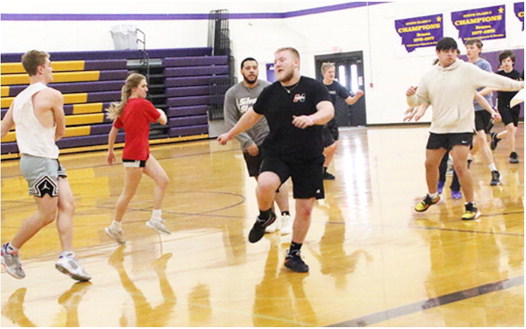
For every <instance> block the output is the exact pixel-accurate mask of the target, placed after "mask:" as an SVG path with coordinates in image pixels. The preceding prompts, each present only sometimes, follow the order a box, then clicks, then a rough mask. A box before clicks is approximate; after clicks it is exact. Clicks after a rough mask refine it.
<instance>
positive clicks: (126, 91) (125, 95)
mask: <svg viewBox="0 0 526 329" xmlns="http://www.w3.org/2000/svg"><path fill="white" fill-rule="evenodd" d="M143 80H146V77H145V76H144V75H142V74H139V73H132V74H130V75H129V76H128V78H127V79H126V82H125V83H124V85H123V86H122V89H121V101H120V102H118V103H117V102H113V103H111V104H110V106H109V107H108V108H107V109H106V112H107V113H106V117H107V118H108V119H110V120H115V119H117V118H118V117H119V116H120V115H121V114H122V110H123V109H124V106H126V103H127V102H128V100H129V99H130V96H131V92H132V89H133V88H137V87H138V86H139V84H140V83H141V81H143Z"/></svg>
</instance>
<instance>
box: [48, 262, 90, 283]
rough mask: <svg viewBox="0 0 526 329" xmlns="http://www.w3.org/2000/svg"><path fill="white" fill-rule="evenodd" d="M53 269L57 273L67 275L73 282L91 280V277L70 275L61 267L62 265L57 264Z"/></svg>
mask: <svg viewBox="0 0 526 329" xmlns="http://www.w3.org/2000/svg"><path fill="white" fill-rule="evenodd" d="M55 268H56V269H57V270H58V271H59V272H62V273H64V274H66V275H68V276H69V277H71V278H72V279H73V280H77V281H81V282H85V281H89V280H90V279H91V277H85V276H81V275H78V274H74V273H71V272H70V271H68V270H67V269H66V268H65V267H63V266H62V265H59V264H55Z"/></svg>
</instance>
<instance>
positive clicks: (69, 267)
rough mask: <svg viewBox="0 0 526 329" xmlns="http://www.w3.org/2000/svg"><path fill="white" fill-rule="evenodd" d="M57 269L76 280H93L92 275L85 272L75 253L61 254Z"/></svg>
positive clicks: (56, 264)
mask: <svg viewBox="0 0 526 329" xmlns="http://www.w3.org/2000/svg"><path fill="white" fill-rule="evenodd" d="M55 267H56V268H57V270H59V271H60V272H62V273H64V274H66V275H69V276H70V277H71V278H72V279H74V280H77V281H89V280H90V279H91V275H89V274H88V273H86V271H84V269H83V268H82V266H81V265H80V263H79V261H78V259H77V258H76V257H75V254H74V253H73V252H68V253H65V254H64V253H63V254H61V255H60V257H59V258H58V260H57V262H56V263H55Z"/></svg>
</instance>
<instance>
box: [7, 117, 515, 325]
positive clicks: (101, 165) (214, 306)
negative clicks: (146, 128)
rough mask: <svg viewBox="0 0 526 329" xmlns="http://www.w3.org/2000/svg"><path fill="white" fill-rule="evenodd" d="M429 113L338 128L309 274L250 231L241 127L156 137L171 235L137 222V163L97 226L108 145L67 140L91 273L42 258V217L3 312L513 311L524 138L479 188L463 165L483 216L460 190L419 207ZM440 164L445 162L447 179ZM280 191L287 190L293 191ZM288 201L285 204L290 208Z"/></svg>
mask: <svg viewBox="0 0 526 329" xmlns="http://www.w3.org/2000/svg"><path fill="white" fill-rule="evenodd" d="M427 131H428V128H427V127H423V126H408V127H382V128H375V127H369V128H350V129H342V130H341V141H342V143H341V144H340V147H339V149H338V152H337V156H336V158H335V161H334V162H335V163H334V164H333V168H331V171H332V172H334V173H335V174H336V176H337V179H336V180H335V181H329V182H327V183H326V195H327V197H326V199H325V200H324V201H323V202H320V203H319V204H317V205H316V206H315V209H314V212H313V222H312V226H311V229H310V231H309V234H308V236H307V240H306V242H305V245H304V247H303V257H304V259H305V261H306V262H307V263H308V264H309V265H310V273H308V274H299V273H292V272H290V271H288V270H287V269H285V268H284V267H283V265H282V262H283V258H284V253H285V250H286V248H287V247H288V243H289V242H290V236H280V234H279V233H274V234H268V235H266V236H265V237H264V238H263V239H262V240H261V241H260V242H258V243H256V244H250V243H249V242H248V241H247V234H248V231H249V230H250V228H251V226H252V223H253V221H254V218H255V216H256V214H257V206H256V200H255V196H254V188H255V182H254V181H253V180H252V179H249V177H248V176H247V173H246V169H245V166H244V162H243V159H242V155H241V152H240V151H239V150H238V144H237V142H234V143H232V144H229V145H227V146H219V145H217V143H216V141H215V140H207V141H197V142H188V143H180V144H172V145H163V146H155V147H153V148H152V152H153V153H154V154H155V156H156V157H157V158H158V159H159V160H160V162H161V164H162V165H163V167H164V168H165V169H166V171H167V172H168V173H169V176H170V178H171V182H170V187H169V191H168V194H167V197H166V200H165V206H164V217H165V219H166V221H167V227H168V228H169V229H171V230H172V231H173V234H172V235H171V236H168V237H167V236H159V235H157V234H155V233H154V232H153V231H151V230H150V229H149V228H147V227H146V226H145V225H144V221H145V220H147V219H148V217H149V215H150V211H151V201H150V200H151V191H152V186H153V184H152V182H151V181H149V179H148V178H147V177H144V178H143V181H142V182H141V186H140V190H139V192H138V194H137V195H136V197H135V199H134V200H133V201H132V203H131V205H130V209H129V211H128V213H127V215H126V219H125V224H124V225H123V228H124V233H125V236H126V238H127V239H128V242H127V244H126V245H125V246H123V247H118V246H117V244H116V243H114V242H112V241H110V240H109V238H107V237H106V236H105V234H104V233H103V228H104V227H105V226H106V225H108V223H109V222H110V221H111V217H112V213H113V206H114V203H115V201H116V198H117V196H118V195H119V193H120V191H121V187H122V179H123V169H122V166H121V165H114V166H113V167H110V166H108V165H107V164H106V162H105V153H102V152H99V153H87V154H76V155H64V156H62V158H61V163H62V164H63V165H64V166H65V167H66V168H67V171H68V176H69V180H70V182H71V185H72V188H73V191H74V194H75V196H76V200H77V211H76V216H75V245H76V248H77V254H78V256H79V258H80V260H81V262H82V263H83V265H84V267H85V268H86V270H87V271H88V272H89V273H91V274H92V275H93V279H92V281H91V283H78V284H75V283H74V281H73V280H71V279H69V278H68V277H66V276H64V275H63V274H61V273H59V272H58V271H56V270H55V268H54V262H55V259H56V257H57V255H58V252H59V249H60V248H59V242H58V238H57V233H56V229H55V227H54V225H53V224H51V225H50V226H48V227H46V228H45V229H44V230H42V231H41V232H40V233H39V234H38V235H36V236H35V237H34V238H33V239H32V240H31V241H30V242H28V243H27V244H26V245H25V246H24V248H23V249H22V252H21V260H22V264H23V267H24V270H25V271H26V274H27V277H26V278H25V279H24V280H16V279H14V278H12V277H10V276H9V275H8V274H7V273H5V272H3V273H2V275H1V280H2V281H1V283H2V290H1V294H2V321H1V325H2V326H46V327H55V326H59V327H60V326H110V327H116V326H169V327H186V326H215V327H221V326H236V327H245V326H248V327H250V326H275V327H279V326H287V327H299V326H316V327H319V326H383V327H390V326H402V327H413V326H418V327H421V326H432V327H442V326H455V327H457V326H460V327H463V326H480V327H483V326H489V327H493V326H496V327H504V326H518V327H522V326H524V252H523V248H524V227H523V225H524V223H523V222H524V208H523V206H524V203H523V202H524V152H523V136H524V132H523V126H521V127H520V129H519V134H518V141H519V146H520V152H519V155H520V160H521V163H520V164H518V165H511V164H509V163H507V155H508V153H509V152H508V151H507V148H506V143H505V142H504V141H503V142H502V143H501V144H499V147H498V148H497V150H496V151H495V153H494V154H495V155H496V159H497V166H498V167H499V169H500V170H501V173H502V180H503V183H502V185H500V186H497V187H490V186H489V180H490V174H489V170H488V169H487V167H486V165H485V164H483V163H481V160H480V156H479V157H477V158H476V160H475V162H474V164H473V165H472V169H471V170H472V174H473V176H474V181H475V193H476V201H477V202H478V205H479V207H480V209H481V211H482V213H483V216H482V217H480V219H479V220H477V221H473V222H463V221H462V220H460V216H461V215H462V212H463V202H462V200H453V199H451V197H450V195H449V191H448V189H447V188H446V189H445V191H446V193H445V194H444V195H445V196H446V198H445V201H444V202H442V203H441V204H440V205H438V206H433V207H432V208H430V209H429V210H428V211H427V212H425V213H420V214H419V213H416V212H414V211H413V207H414V205H415V204H416V202H419V201H420V200H421V198H422V197H423V195H424V193H425V191H426V188H425V183H424V165H423V163H424V152H425V151H424V148H425V142H426V140H427ZM450 179H451V176H448V183H449V180H450ZM291 204H292V205H293V202H292V197H291ZM1 206H2V242H6V241H8V240H9V239H10V238H11V237H12V236H13V234H14V232H15V231H16V230H17V229H18V227H19V226H20V223H21V221H22V220H23V219H25V218H26V217H28V216H29V215H30V214H32V213H33V212H34V209H35V207H34V204H33V200H32V198H31V197H29V196H28V195H27V187H26V184H25V181H24V180H23V179H22V178H21V176H20V173H19V169H18V161H3V162H2V203H1ZM292 209H293V208H292Z"/></svg>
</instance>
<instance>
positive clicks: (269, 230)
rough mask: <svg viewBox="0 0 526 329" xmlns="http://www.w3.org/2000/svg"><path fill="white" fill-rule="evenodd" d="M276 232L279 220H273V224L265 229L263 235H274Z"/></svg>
mask: <svg viewBox="0 0 526 329" xmlns="http://www.w3.org/2000/svg"><path fill="white" fill-rule="evenodd" d="M277 230H279V220H277V219H276V220H275V221H274V223H272V224H270V225H269V226H267V227H265V233H274V232H276V231H277Z"/></svg>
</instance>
